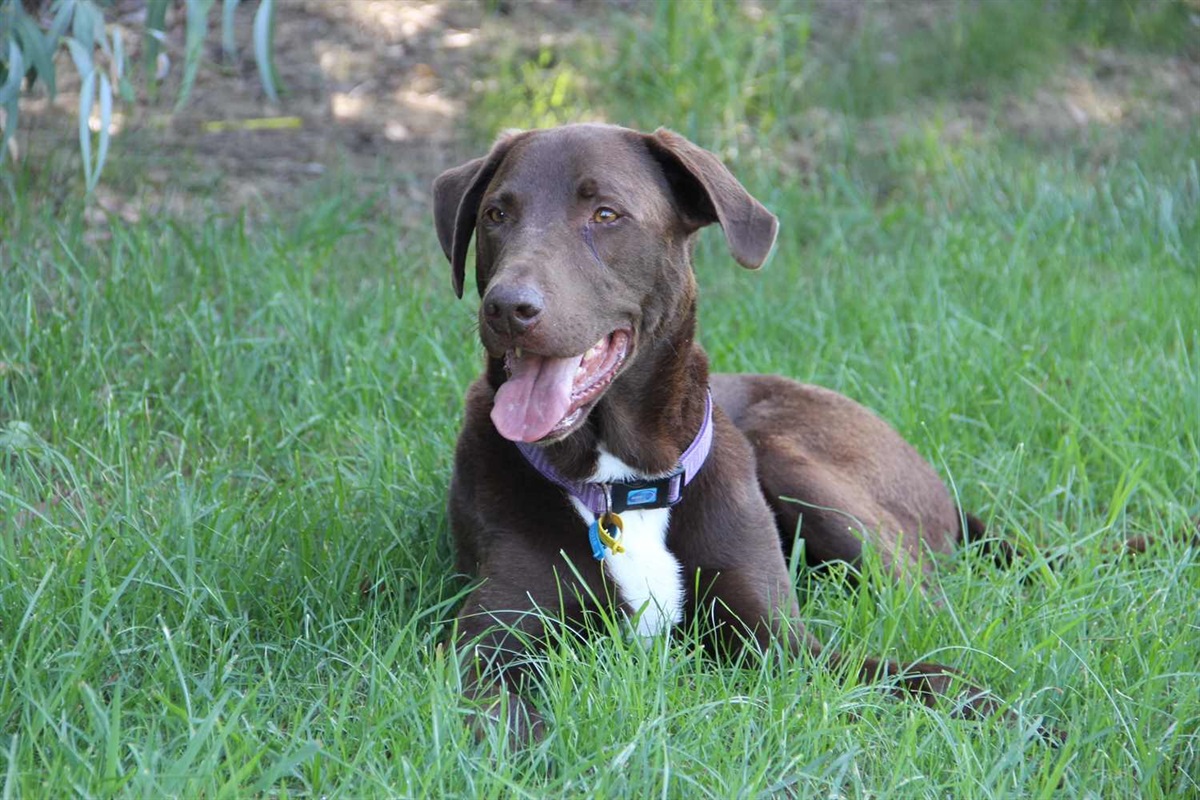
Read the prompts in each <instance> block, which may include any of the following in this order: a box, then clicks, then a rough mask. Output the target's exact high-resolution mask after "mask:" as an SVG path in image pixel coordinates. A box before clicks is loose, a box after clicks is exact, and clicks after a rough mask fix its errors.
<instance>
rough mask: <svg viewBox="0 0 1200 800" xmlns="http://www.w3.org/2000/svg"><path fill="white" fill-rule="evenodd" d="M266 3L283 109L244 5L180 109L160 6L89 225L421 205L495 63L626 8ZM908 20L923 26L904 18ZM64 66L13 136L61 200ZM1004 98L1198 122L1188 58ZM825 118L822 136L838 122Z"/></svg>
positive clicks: (1043, 135) (175, 62)
mask: <svg viewBox="0 0 1200 800" xmlns="http://www.w3.org/2000/svg"><path fill="white" fill-rule="evenodd" d="M871 2H872V0H820V1H819V2H817V3H816V5H815V6H814V12H813V13H814V14H815V15H817V16H818V19H817V20H816V21H815V22H814V25H813V28H814V30H816V31H821V30H827V31H828V30H835V29H838V28H845V27H847V26H854V25H859V24H862V20H863V17H864V15H866V14H870V13H874V10H876V9H879V8H884V7H879V6H872V4H871ZM925 5H930V4H929V3H925ZM277 6H278V10H277V15H276V29H275V39H274V53H275V63H276V67H277V71H278V74H279V75H281V76H282V78H283V80H284V87H285V94H284V95H283V98H282V100H281V102H280V103H279V104H277V105H276V104H272V103H269V102H268V101H267V98H266V96H265V94H264V92H263V89H262V87H261V84H260V81H259V76H258V72H257V69H256V66H255V64H254V59H253V56H252V44H251V35H252V34H251V31H252V23H253V14H254V10H255V8H256V7H257V4H255V3H245V4H243V7H242V8H240V10H239V11H238V15H239V16H238V44H239V60H238V61H237V62H236V63H233V64H229V63H225V62H224V60H223V58H222V54H221V53H220V31H219V27H218V26H219V20H218V19H217V16H218V15H216V14H214V15H213V20H212V23H213V27H212V29H211V30H210V33H209V37H208V39H207V40H206V47H207V48H208V52H207V53H206V55H207V58H206V59H205V60H204V62H203V64H202V66H201V68H200V71H199V75H198V77H197V79H196V83H195V87H194V90H193V92H192V94H191V97H190V99H189V101H188V102H187V103H186V104H185V105H184V106H183V107H182V108H181V109H179V110H174V103H175V98H176V90H177V87H178V82H179V78H180V72H181V67H182V61H183V58H182V50H183V42H184V16H183V11H182V9H181V8H180V9H172V11H171V15H170V16H169V17H168V24H167V26H166V27H167V45H166V51H167V53H168V54H169V56H170V57H171V59H172V61H171V64H172V67H171V70H170V71H169V72H168V74H167V77H166V79H165V80H164V83H163V85H162V87H161V89H160V91H159V92H158V97H157V99H155V100H151V99H150V98H148V97H146V96H145V92H144V91H143V93H142V96H141V97H139V98H138V101H137V102H136V103H134V104H132V105H131V104H127V103H121V104H119V106H118V109H117V115H116V118H115V120H114V124H113V126H112V130H113V131H114V134H115V137H114V141H113V146H112V150H111V152H110V156H109V165H108V166H107V168H106V172H105V175H104V177H103V178H102V181H101V186H100V188H99V189H98V190H97V192H96V203H95V209H94V216H95V217H96V219H97V220H98V221H99V220H101V219H103V218H104V217H107V215H108V214H118V215H120V216H122V217H124V218H126V219H135V218H137V217H139V216H141V215H143V214H145V213H168V214H187V213H189V212H194V211H195V209H196V207H197V203H200V204H201V205H205V204H207V205H206V207H208V208H212V205H213V204H214V203H215V204H216V206H217V207H218V208H220V209H222V210H226V211H246V212H247V214H248V215H249V216H250V217H251V218H254V217H256V216H258V215H259V214H260V213H261V214H265V213H267V212H268V211H269V210H275V211H279V210H286V209H287V208H289V207H292V206H294V205H295V204H300V203H304V202H306V201H310V200H311V199H312V196H313V192H314V191H316V188H315V187H320V186H321V181H322V180H323V179H326V178H329V177H332V176H352V180H353V182H354V183H353V185H354V186H355V187H357V188H358V189H360V190H361V191H362V192H363V193H374V194H376V195H377V196H382V197H384V198H385V200H386V204H387V205H388V206H389V207H390V208H391V209H392V210H395V209H402V208H411V207H413V206H420V207H422V208H424V207H427V204H428V199H429V198H428V186H429V182H430V180H431V179H432V177H433V176H434V175H436V174H437V172H438V171H440V170H441V169H443V168H445V167H446V166H448V165H450V164H452V163H455V162H456V160H458V159H460V158H462V157H464V156H465V155H466V154H467V152H468V150H467V143H466V139H467V137H468V133H469V127H468V125H467V121H466V119H465V115H466V114H467V107H468V101H469V98H470V96H471V94H472V92H474V91H477V90H478V89H479V87H480V86H481V82H482V81H484V80H486V79H487V78H488V76H489V70H491V69H492V67H493V64H494V63H495V60H494V59H495V56H496V54H497V53H511V52H513V51H514V50H515V49H516V50H521V49H523V50H526V51H527V52H529V53H530V54H534V53H536V51H537V48H538V47H541V46H544V45H550V46H554V47H569V46H570V42H571V40H572V38H573V37H580V36H608V35H612V33H611V30H610V26H607V25H606V21H608V20H609V19H611V15H612V14H613V13H633V12H632V11H631V9H632V8H636V4H635V3H632V2H630V1H629V0H487V1H486V2H478V1H477V0H428V1H424V0H281V1H280V2H278V3H277ZM144 14H145V12H144V0H120V2H118V4H117V14H116V24H118V25H120V26H121V27H122V28H123V29H124V30H125V36H126V40H127V41H132V42H136V41H137V32H139V31H141V30H143V29H144ZM913 19H914V21H915V24H920V23H921V17H920V15H919V14H915V13H914V17H913ZM817 44H818V45H819V42H817ZM73 72H74V70H73V69H72V68H71V67H70V65H69V64H64V69H62V70H60V75H61V77H60V91H59V94H58V97H57V98H56V100H55V101H53V103H52V102H51V101H50V100H49V99H48V98H47V97H45V95H44V93H43V92H40V91H39V92H35V93H34V95H33V96H32V97H30V98H29V99H27V100H26V101H23V106H22V108H23V111H22V113H23V123H22V131H21V135H20V138H19V142H20V145H21V147H22V148H24V149H25V151H26V152H27V153H28V155H29V156H30V161H31V163H32V164H34V165H35V168H42V169H54V170H56V171H57V172H61V173H62V174H63V175H64V176H66V177H69V178H70V180H68V181H64V182H62V183H63V185H64V187H66V188H64V189H62V191H78V190H79V184H80V179H79V177H78V176H79V167H78V163H79V162H78V156H77V155H75V151H76V150H77V149H78V148H77V133H76V131H77V127H76V125H77V123H76V122H75V121H74V118H73V113H74V109H75V108H76V107H77V103H78V95H77V92H76V91H75V88H76V87H77V82H76V83H75V85H74V86H73V85H72V84H71V82H70V81H71V78H73V77H74V75H73ZM138 83H139V85H140V86H143V87H144V84H145V81H139V82H138ZM1007 105H1008V106H1009V107H1008V108H1007V109H1006V113H1005V115H1004V119H1003V120H1001V121H1000V122H1001V124H1002V125H1005V126H1007V127H1009V128H1012V129H1015V130H1016V131H1018V132H1019V133H1021V134H1022V135H1025V136H1028V137H1031V138H1034V139H1049V140H1061V139H1064V138H1071V137H1079V136H1082V135H1084V133H1085V132H1086V130H1087V129H1088V127H1089V126H1092V125H1094V124H1097V123H1099V124H1101V125H1105V126H1128V125H1140V124H1142V123H1143V122H1145V121H1147V120H1150V119H1154V120H1160V121H1165V122H1168V123H1169V124H1174V125H1181V126H1188V125H1196V124H1200V63H1196V62H1195V61H1191V60H1188V59H1185V58H1164V57H1161V56H1149V55H1136V54H1128V53H1117V52H1111V51H1080V52H1079V53H1077V57H1076V58H1074V59H1072V60H1071V61H1070V62H1069V63H1068V64H1066V65H1065V66H1064V68H1063V69H1062V70H1061V72H1060V74H1057V75H1056V76H1054V77H1053V78H1052V79H1051V80H1050V81H1049V82H1047V84H1046V85H1045V86H1044V87H1043V88H1041V89H1039V90H1038V91H1036V92H1035V93H1033V95H1032V96H1030V97H1024V98H1021V99H1012V100H1010V101H1009V102H1008V103H1007ZM817 111H820V110H817ZM955 113H956V114H957V115H958V116H957V118H950V119H948V120H946V126H945V127H946V130H947V131H948V132H949V135H953V133H954V131H956V130H960V131H964V132H966V133H970V132H971V131H972V130H973V129H979V128H982V127H985V126H986V125H988V124H995V122H996V119H995V114H994V109H993V108H991V107H985V106H984V105H983V104H979V107H978V108H974V107H972V105H971V104H970V103H963V104H961V106H960V107H959V108H958V109H957V110H956V111H955ZM278 117H283V118H288V119H289V122H288V123H287V124H286V126H285V127H282V128H269V129H265V130H252V129H247V128H246V124H247V122H248V121H253V120H259V119H263V118H278ZM614 121H619V120H614ZM664 123H667V124H669V121H664ZM829 124H831V125H835V126H836V124H837V119H836V115H834V116H833V117H831V119H830V120H829ZM874 124H876V125H878V126H880V127H883V128H888V127H892V126H896V125H900V126H903V125H904V124H906V121H905V119H904V118H902V117H901V118H897V119H882V120H877V121H876V122H875V123H874ZM223 126H224V127H223ZM893 133H894V132H893ZM886 138H888V139H891V138H892V134H891V133H889V134H888V135H887V136H886ZM797 147H798V151H799V152H801V153H802V154H803V152H804V151H806V149H807V148H806V145H805V143H803V142H798V143H797ZM781 158H784V159H785V160H786V156H785V155H784V154H781ZM798 160H801V159H798ZM787 166H788V165H781V167H782V168H783V169H784V171H786V168H787Z"/></svg>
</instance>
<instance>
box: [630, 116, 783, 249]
mask: <svg viewBox="0 0 1200 800" xmlns="http://www.w3.org/2000/svg"><path fill="white" fill-rule="evenodd" d="M646 141H647V144H649V146H650V152H651V153H653V154H655V156H657V157H658V159H659V161H660V162H661V163H662V165H663V169H664V171H665V172H666V175H667V180H668V181H669V182H670V184H671V191H672V192H674V194H675V198H676V200H677V201H678V202H679V204H680V206H681V208H682V209H683V211H684V213H685V214H687V215H688V219H689V221H690V222H691V223H692V224H694V225H695V226H696V227H697V228H700V227H703V226H705V225H708V224H710V223H713V222H719V223H720V224H721V230H723V231H724V232H725V242H726V244H728V245H729V252H730V253H731V254H732V255H733V258H734V260H735V261H737V262H738V263H739V264H741V265H742V266H743V267H746V268H747V269H758V268H759V267H761V266H762V265H763V262H764V261H766V260H767V256H768V255H770V253H771V247H772V246H773V245H774V244H775V234H776V233H778V231H779V220H777V219H776V218H775V215H774V214H772V213H771V212H770V211H767V209H765V208H764V207H763V205H762V203H760V202H758V201H757V200H755V199H754V198H753V197H751V196H750V193H749V192H747V191H746V189H745V187H743V186H742V184H740V183H739V182H738V179H737V178H735V177H733V173H731V172H730V171H729V170H728V169H726V168H725V165H724V164H722V163H721V162H720V160H719V159H718V158H717V157H716V156H714V155H713V154H712V153H710V152H708V151H707V150H705V149H703V148H701V147H697V146H696V145H694V144H692V143H691V142H689V141H688V140H687V139H685V138H684V137H682V136H680V135H679V134H677V133H675V132H674V131H669V130H667V129H666V128H659V129H658V130H656V131H655V132H654V133H653V134H650V135H649V136H647V137H646Z"/></svg>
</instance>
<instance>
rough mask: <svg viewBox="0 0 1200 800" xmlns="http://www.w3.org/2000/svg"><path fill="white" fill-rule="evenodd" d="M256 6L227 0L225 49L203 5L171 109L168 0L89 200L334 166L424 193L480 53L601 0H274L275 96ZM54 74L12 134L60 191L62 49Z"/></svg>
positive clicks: (276, 198)
mask: <svg viewBox="0 0 1200 800" xmlns="http://www.w3.org/2000/svg"><path fill="white" fill-rule="evenodd" d="M256 7H257V4H252V3H246V4H243V6H242V7H241V8H239V11H238V44H239V53H238V56H239V58H238V60H237V62H236V63H232V64H230V63H227V62H226V61H225V60H224V59H223V57H222V53H221V52H220V30H219V20H218V19H217V15H216V14H214V15H213V19H212V27H211V29H210V32H209V37H208V39H207V41H206V47H207V52H206V58H205V60H204V61H203V63H202V65H201V67H200V70H199V74H198V76H197V78H196V81H195V85H194V88H193V90H192V92H191V94H190V97H189V99H188V101H187V102H186V104H185V105H183V107H182V108H180V109H178V110H176V109H175V108H174V104H175V99H176V96H177V94H176V93H177V89H178V84H179V78H180V74H179V73H180V72H181V68H182V62H183V55H182V53H183V42H184V21H185V20H184V15H183V12H182V9H172V10H171V12H170V13H169V15H168V19H167V25H166V28H167V45H166V48H165V49H166V52H167V54H168V57H169V58H170V59H171V62H170V63H171V67H170V71H169V72H168V74H167V76H166V78H165V79H164V80H163V82H162V84H161V86H160V87H159V89H158V92H157V95H158V96H157V98H154V99H151V98H149V97H148V96H147V95H146V92H145V91H144V84H145V81H144V80H140V78H141V76H140V75H139V76H138V78H139V80H138V81H137V82H136V83H137V85H138V87H139V97H138V98H137V102H135V103H134V104H132V105H131V104H129V103H124V102H121V101H119V100H118V103H117V107H116V108H117V110H116V113H115V115H114V121H113V124H112V126H111V128H110V129H111V130H112V132H113V133H114V138H113V144H112V148H111V150H110V154H109V161H108V164H107V166H106V168H105V173H104V175H103V177H102V178H101V185H100V186H99V187H98V189H97V191H96V200H97V204H98V209H97V211H98V212H102V213H117V214H119V215H121V216H122V217H125V218H126V219H135V218H137V217H139V216H140V215H142V214H144V213H147V212H153V213H161V212H167V213H187V212H189V211H194V210H195V207H196V203H197V202H198V201H201V200H200V199H201V198H203V199H204V200H205V201H213V202H216V203H217V205H218V206H219V207H221V208H223V209H225V210H230V211H234V210H245V211H248V212H249V213H250V215H251V216H254V215H255V212H256V211H262V210H266V209H269V208H274V209H279V208H281V207H282V208H284V209H286V208H287V207H289V206H290V205H292V204H294V203H300V202H304V201H305V200H306V199H310V200H311V196H312V190H313V187H314V186H320V185H321V184H320V181H321V180H322V179H323V178H325V177H327V176H338V175H340V176H353V177H352V180H353V183H354V185H355V186H356V187H358V188H359V189H361V190H362V191H363V192H364V193H371V192H378V191H383V192H384V193H385V195H386V196H387V197H388V198H389V199H390V200H391V201H392V203H395V204H398V205H405V204H406V203H407V202H418V203H422V204H424V203H426V202H427V201H428V185H429V182H430V181H431V179H432V178H433V176H435V175H436V174H437V173H438V172H439V171H440V170H441V169H444V168H445V167H446V166H449V165H451V163H453V162H454V161H455V159H456V158H458V157H460V156H461V155H462V154H463V153H465V152H466V150H465V148H464V139H465V138H466V128H465V123H464V119H463V117H464V114H465V113H466V98H467V97H468V96H469V95H470V93H471V91H472V89H473V86H475V85H476V84H477V82H478V81H479V80H480V79H482V78H483V77H485V76H486V70H487V69H488V68H489V64H490V63H491V61H492V56H493V54H494V53H495V52H496V51H498V50H503V49H507V50H508V51H511V49H512V48H513V47H514V46H522V45H519V44H517V43H525V45H527V46H528V47H530V48H536V47H538V46H539V45H540V44H560V43H561V42H562V41H563V40H564V39H568V38H569V37H570V36H572V35H576V34H575V32H576V31H578V30H579V29H580V28H579V14H580V12H582V16H583V17H586V18H592V17H597V16H600V15H599V14H598V12H601V11H602V12H604V13H605V14H607V13H609V11H610V8H611V4H606V3H601V2H554V0H515V1H514V2H489V3H486V4H484V3H479V2H466V1H464V0H434V1H433V2H420V1H419V0H283V1H282V2H279V3H277V12H276V21H275V34H274V50H273V52H274V59H275V65H276V70H277V72H278V74H279V75H280V76H282V79H283V93H282V97H281V101H280V102H279V103H278V104H273V103H271V102H270V101H269V100H268V99H267V96H266V94H265V93H264V91H263V88H262V85H261V82H260V79H259V75H258V71H257V67H256V65H255V62H254V58H253V46H252V26H253V14H254V10H255V8H256ZM117 10H118V12H119V13H118V14H117V15H116V24H117V25H119V26H121V27H122V29H123V30H124V32H125V37H126V41H127V42H128V41H136V39H137V36H136V32H138V31H141V30H143V28H144V19H145V12H144V4H143V3H142V2H139V0H125V1H124V2H122V3H120V4H119V5H118V9H117ZM601 18H602V17H601ZM59 74H60V78H59V92H58V94H57V97H56V98H55V99H54V100H53V101H51V100H50V99H49V98H48V97H47V96H46V95H45V92H44V91H41V90H38V91H35V92H34V93H33V95H32V96H31V97H29V98H28V99H26V100H24V101H22V125H21V129H20V131H19V135H18V145H19V147H20V148H21V150H22V152H24V153H25V154H26V155H27V156H28V157H29V160H30V163H31V164H32V165H33V166H34V169H35V170H36V169H45V170H54V172H55V173H56V174H57V173H61V174H62V175H63V176H65V177H69V178H70V179H71V180H69V181H67V183H69V184H70V189H64V190H63V191H68V190H69V191H77V190H78V189H79V185H78V184H79V183H80V179H78V174H79V159H78V157H77V156H75V155H74V150H76V149H77V147H78V145H77V142H78V139H77V136H78V134H77V130H78V129H77V122H76V118H75V109H76V108H77V106H78V81H77V80H74V79H75V78H76V76H75V74H74V69H73V66H72V65H70V63H69V62H67V61H65V60H64V62H63V63H62V67H61V68H60V72H59ZM279 118H283V126H282V127H268V128H266V129H253V125H254V121H257V120H263V119H279ZM94 122H96V123H97V124H98V121H94ZM247 123H249V125H247ZM392 203H389V205H391V204H392Z"/></svg>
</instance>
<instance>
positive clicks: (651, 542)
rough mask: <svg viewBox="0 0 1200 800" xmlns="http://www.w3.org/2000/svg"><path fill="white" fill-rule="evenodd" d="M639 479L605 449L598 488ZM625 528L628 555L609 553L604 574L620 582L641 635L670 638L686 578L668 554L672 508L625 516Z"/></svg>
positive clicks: (586, 514) (579, 506)
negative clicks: (684, 578)
mask: <svg viewBox="0 0 1200 800" xmlns="http://www.w3.org/2000/svg"><path fill="white" fill-rule="evenodd" d="M644 477H647V476H644V475H640V474H639V473H637V472H636V471H635V470H634V469H632V468H631V467H630V466H629V465H628V464H626V463H625V462H623V461H621V460H620V459H618V458H617V457H615V456H614V455H612V454H611V453H609V452H608V451H606V450H605V449H604V448H603V447H601V448H600V458H599V460H598V461H597V464H596V472H595V474H594V475H592V478H591V479H592V480H593V481H595V482H596V483H609V482H612V481H620V480H629V479H640V478H644ZM571 504H572V505H573V506H574V507H575V511H576V512H578V513H579V516H580V517H581V518H582V519H583V521H584V524H586V525H590V524H592V520H593V519H595V516H594V515H593V514H592V512H591V510H590V509H588V507H587V506H585V505H584V504H583V503H581V502H579V501H578V500H576V499H575V498H574V497H571ZM621 520H622V521H623V522H624V523H625V529H624V531H623V532H622V534H621V544H623V545H624V546H625V552H623V553H612V552H609V553H608V554H607V555H605V557H604V561H603V562H601V564H602V568H603V570H604V573H605V574H606V575H607V576H608V577H609V579H610V580H612V581H613V582H615V583H616V585H617V590H618V591H619V592H620V594H621V599H622V600H624V601H625V603H626V605H628V606H629V607H630V608H631V609H632V610H633V612H634V615H635V619H636V631H637V634H638V635H639V636H643V637H650V636H658V635H659V634H662V633H666V631H667V629H668V628H670V627H671V625H677V624H679V623H680V622H682V621H683V600H684V593H683V575H682V569H681V567H680V566H679V562H678V561H677V560H676V559H675V556H673V555H672V554H671V551H670V550H668V549H667V525H668V523H669V522H670V520H671V509H669V508H656V509H652V510H650V511H623V512H621Z"/></svg>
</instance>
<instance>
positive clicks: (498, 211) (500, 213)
mask: <svg viewBox="0 0 1200 800" xmlns="http://www.w3.org/2000/svg"><path fill="white" fill-rule="evenodd" d="M483 216H484V219H486V220H487V221H488V222H494V223H496V224H500V223H501V222H508V213H507V212H506V211H505V210H504V209H502V208H497V207H496V206H492V207H491V208H489V209H488V210H487V211H485V212H483Z"/></svg>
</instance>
